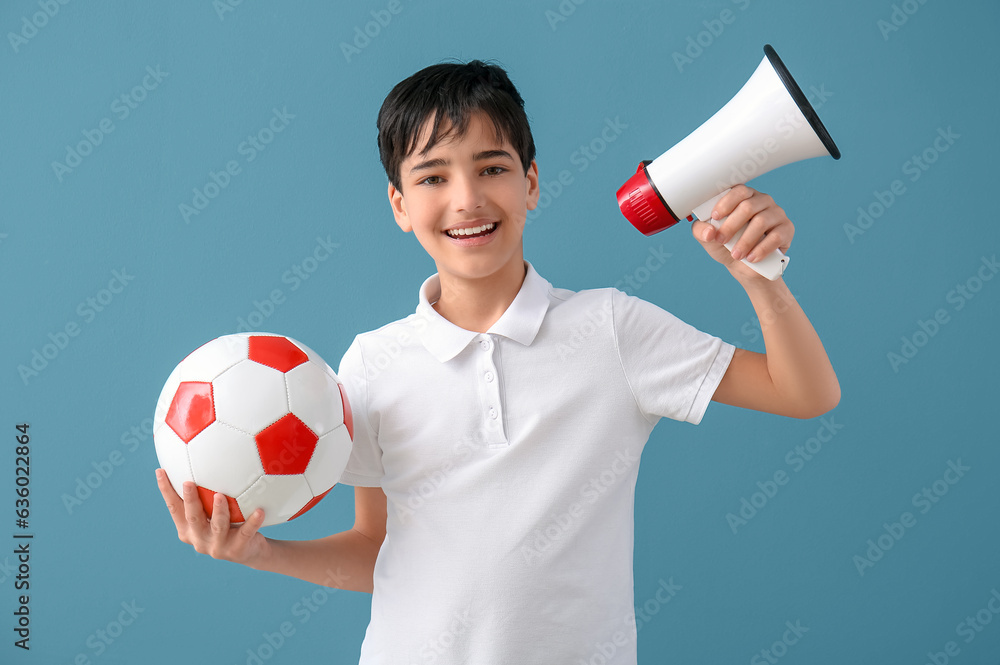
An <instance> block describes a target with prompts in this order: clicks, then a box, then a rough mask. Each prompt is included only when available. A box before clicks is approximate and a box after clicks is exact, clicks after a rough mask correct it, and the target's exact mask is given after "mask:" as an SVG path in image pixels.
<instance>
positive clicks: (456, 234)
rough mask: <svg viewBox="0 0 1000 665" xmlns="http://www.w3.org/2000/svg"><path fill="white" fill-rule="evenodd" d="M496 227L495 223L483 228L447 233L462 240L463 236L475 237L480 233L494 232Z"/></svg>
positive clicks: (455, 230) (477, 227)
mask: <svg viewBox="0 0 1000 665" xmlns="http://www.w3.org/2000/svg"><path fill="white" fill-rule="evenodd" d="M494 226H496V224H494V223H493V222H489V223H488V224H483V225H482V226H473V227H472V228H469V229H452V230H450V231H447V232H446V233H447V234H448V235H449V236H451V237H452V238H461V237H462V236H474V235H477V234H479V233H486V232H487V231H492V230H493V227H494Z"/></svg>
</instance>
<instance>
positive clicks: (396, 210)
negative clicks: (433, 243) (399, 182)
mask: <svg viewBox="0 0 1000 665" xmlns="http://www.w3.org/2000/svg"><path fill="white" fill-rule="evenodd" d="M389 206H390V207H391V208H392V216H393V217H395V218H396V224H397V225H398V226H399V228H401V229H403V231H405V232H406V233H409V232H410V231H412V230H413V225H412V224H410V217H409V215H407V214H406V201H404V200H403V192H401V191H400V190H398V189H396V188H395V187H393V185H392V183H389Z"/></svg>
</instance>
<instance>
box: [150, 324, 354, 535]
mask: <svg viewBox="0 0 1000 665" xmlns="http://www.w3.org/2000/svg"><path fill="white" fill-rule="evenodd" d="M353 438H354V424H353V420H352V418H351V408H350V405H349V404H348V403H347V396H346V395H345V394H344V388H343V385H342V384H341V383H340V381H339V380H338V379H337V375H336V374H335V373H334V372H333V370H332V369H330V367H329V366H328V365H327V364H326V363H325V362H323V359H322V358H320V357H319V356H318V355H317V354H316V353H315V352H314V351H312V350H311V349H309V348H308V347H307V346H305V345H304V344H301V343H299V342H297V341H295V340H293V339H290V338H288V337H284V336H281V335H272V334H269V333H240V334H236V335H225V336H223V337H218V338H216V339H213V340H212V341H211V342H208V343H207V344H205V345H203V346H201V347H199V348H198V349H196V350H195V351H194V352H193V353H191V354H190V355H189V356H188V357H187V358H185V359H184V360H182V361H181V363H180V364H179V365H177V367H176V368H175V369H174V371H173V372H172V373H171V374H170V376H169V377H168V378H167V382H166V385H164V386H163V391H162V392H161V393H160V399H159V401H158V402H157V403H156V412H155V413H154V415H153V442H154V445H155V447H156V457H157V459H158V460H159V463H160V466H161V467H162V468H163V469H164V470H165V471H166V472H167V475H168V477H169V478H170V482H171V484H172V485H173V487H174V490H175V491H176V492H177V493H178V494H181V487H182V485H183V483H184V481H186V480H190V481H193V482H194V483H195V484H196V485H197V486H198V494H199V496H200V498H201V503H202V505H203V506H204V507H205V513H206V514H208V515H209V516H210V515H211V514H212V501H213V498H214V495H215V492H222V493H223V494H225V495H226V500H227V502H228V503H229V515H230V521H231V522H232V523H240V522H243V521H244V520H245V516H249V515H250V514H251V513H253V511H254V510H256V509H257V508H258V507H261V508H263V509H264V526H268V525H271V524H278V523H279V522H286V521H288V520H293V519H295V518H296V517H298V516H299V515H301V514H302V513H304V512H306V511H307V510H309V509H310V508H312V507H313V506H314V505H316V504H317V503H319V500H320V499H322V498H323V496H324V495H325V494H326V493H327V492H328V491H330V488H332V487H333V486H334V485H335V484H336V483H337V481H338V480H340V475H341V473H342V472H343V471H344V467H345V466H346V465H347V458H348V457H349V456H350V454H351V441H352V439H353Z"/></svg>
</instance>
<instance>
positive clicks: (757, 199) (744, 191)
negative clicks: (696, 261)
mask: <svg viewBox="0 0 1000 665" xmlns="http://www.w3.org/2000/svg"><path fill="white" fill-rule="evenodd" d="M727 215H728V217H727ZM723 217H726V220H725V221H724V222H723V224H722V226H721V227H720V228H719V230H718V231H717V230H716V229H715V227H713V226H712V225H711V224H709V223H708V222H702V221H696V222H694V223H693V224H692V225H691V233H692V234H694V237H695V239H697V240H698V242H700V243H701V245H702V247H704V248H705V251H707V252H708V253H709V255H711V257H712V258H713V259H715V260H716V261H718V262H719V263H721V264H723V265H725V266H726V267H728V268H730V269H731V270H733V269H735V270H737V271H739V272H740V274H743V271H744V270H745V271H746V273H745V274H746V275H748V276H749V275H756V274H757V273H755V272H754V271H752V270H750V269H749V268H747V267H746V266H745V265H742V264H741V263H740V259H743V258H746V257H749V260H750V262H751V263H753V262H754V261H756V260H760V259H762V258H764V257H765V256H767V255H768V254H770V253H771V252H773V251H774V250H775V249H780V250H781V251H782V252H785V251H787V250H788V247H789V245H791V242H792V236H793V235H795V225H794V224H792V221H791V220H790V219H788V216H787V215H785V211H784V210H782V209H781V207H780V206H778V205H777V204H776V203H775V202H774V199H772V198H771V197H770V196H768V195H767V194H762V193H760V192H758V191H757V190H755V189H753V188H751V187H747V186H746V185H736V186H734V187H733V188H732V190H731V191H730V192H729V193H728V194H726V195H725V196H723V197H722V198H721V199H720V200H719V202H718V203H716V204H715V207H714V208H713V209H712V218H713V219H722V218H723ZM747 224H749V226H747V229H746V231H744V233H743V237H742V238H740V240H739V242H737V243H736V245H735V246H734V247H733V251H732V252H730V251H729V250H728V249H726V248H725V247H723V243H725V242H726V241H728V240H729V239H730V238H731V237H733V235H734V234H735V233H736V232H737V231H739V230H740V229H741V228H742V227H743V226H744V225H747Z"/></svg>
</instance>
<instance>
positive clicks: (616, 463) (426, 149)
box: [157, 61, 840, 664]
mask: <svg viewBox="0 0 1000 665" xmlns="http://www.w3.org/2000/svg"><path fill="white" fill-rule="evenodd" d="M378 128H379V139H378V140H379V151H380V156H381V159H382V163H383V166H384V167H385V169H386V173H387V175H388V178H389V186H388V195H389V201H390V205H391V207H392V212H393V215H394V217H395V220H396V223H397V224H398V225H399V227H400V228H401V229H402V230H403V231H405V232H412V233H413V234H414V235H415V236H416V238H417V240H418V241H419V242H420V244H421V245H422V247H423V248H424V250H425V251H426V252H427V253H428V254H429V255H430V256H431V258H432V259H433V260H434V262H435V265H436V267H437V271H438V272H437V274H436V275H434V276H432V277H431V278H429V279H428V280H427V281H426V282H425V283H424V284H423V286H422V287H421V289H420V293H419V304H418V306H417V309H416V312H415V313H414V314H411V315H410V316H408V317H407V318H405V319H402V320H400V321H396V322H394V323H391V324H389V325H387V326H384V327H383V328H380V329H379V330H376V331H373V332H370V333H366V334H363V335H359V336H358V337H357V338H356V339H355V341H354V343H353V344H352V345H351V348H350V349H349V350H348V352H347V354H346V355H345V356H344V359H343V361H342V363H341V367H340V371H339V375H340V377H341V379H342V380H344V381H345V383H346V385H347V388H348V395H349V398H350V401H351V404H352V405H353V408H354V414H355V423H356V425H355V441H354V450H353V453H352V456H351V459H350V462H349V463H348V467H347V470H346V471H345V473H344V476H343V479H342V481H343V482H344V483H347V484H351V485H354V486H355V499H356V501H355V511H356V521H355V525H354V528H352V529H351V530H349V531H345V532H342V533H338V534H334V535H332V536H329V537H327V538H323V539H319V540H315V541H301V542H288V541H275V540H271V539H269V538H265V537H263V536H262V535H261V534H259V533H258V532H257V529H258V527H259V525H260V524H261V522H262V520H263V515H262V514H261V511H257V512H255V513H254V514H253V515H251V516H250V517H249V518H248V519H247V521H246V523H245V524H243V525H242V526H238V527H230V526H229V516H228V511H227V507H226V503H225V500H224V498H223V497H222V495H217V496H216V498H215V504H214V507H213V517H212V518H211V519H210V520H209V519H207V518H206V517H205V514H204V512H203V510H202V508H201V505H200V503H199V501H198V498H197V494H196V492H195V491H194V488H193V486H191V485H190V484H188V485H186V486H185V491H184V497H183V499H181V498H180V497H178V496H177V495H176V494H174V492H173V491H172V490H171V488H170V485H169V483H168V482H167V479H166V477H165V474H164V473H163V472H162V470H158V471H157V477H158V481H159V485H160V489H161V491H162V492H163V495H164V499H165V501H166V503H167V506H168V507H169V509H170V512H171V515H172V516H173V518H174V522H175V525H176V526H177V530H178V535H179V537H180V538H181V540H183V541H184V542H187V543H190V544H192V545H193V546H194V547H195V549H196V550H197V551H199V552H203V553H207V554H210V555H211V556H213V557H216V558H221V559H227V560H231V561H236V562H239V563H243V564H245V565H248V566H251V567H253V568H257V569H262V570H271V571H274V572H279V573H283V574H287V575H293V576H295V577H299V578H301V579H305V580H311V581H314V582H316V583H319V584H326V585H330V586H338V587H340V588H346V589H354V590H358V591H368V592H373V598H372V618H371V623H370V624H369V627H368V631H367V634H366V636H365V641H364V643H363V646H362V655H361V661H362V663H392V664H402V663H416V662H438V663H467V662H475V663H501V662H511V663H546V664H551V663H577V662H579V661H583V662H591V658H592V657H593V656H594V655H595V654H596V653H598V651H597V649H598V648H600V647H601V646H602V645H607V644H613V645H615V648H614V653H613V654H611V655H608V654H607V653H606V652H607V651H608V649H607V648H605V649H604V650H603V651H601V653H602V657H603V658H604V660H603V661H602V662H607V663H619V664H621V663H635V662H636V649H635V639H636V630H635V624H634V614H633V610H632V602H633V597H632V593H633V589H632V541H633V539H632V535H633V533H632V530H633V518H632V510H633V490H634V487H635V480H636V474H637V471H638V459H639V455H640V453H641V451H642V447H643V445H644V444H645V442H646V440H647V438H648V436H649V433H650V432H651V431H652V428H653V426H654V425H655V423H656V421H657V420H658V419H659V418H660V417H663V416H666V417H670V418H674V419H678V420H686V421H689V422H692V423H698V422H699V421H700V420H701V417H702V415H703V413H704V411H705V410H706V408H707V406H708V402H709V401H710V400H715V401H719V402H723V403H727V404H731V405H735V406H741V407H746V408H751V409H757V410H762V411H769V412H772V413H778V414H782V415H787V416H792V417H799V418H811V417H815V416H818V415H820V414H822V413H825V412H826V411H828V410H829V409H831V408H833V407H834V406H835V405H836V404H837V402H838V400H839V397H840V392H839V390H840V389H839V385H838V382H837V378H836V375H835V374H834V372H833V369H832V367H831V366H830V363H829V360H828V359H827V357H826V353H825V351H824V350H823V347H822V344H821V343H820V341H819V339H818V337H817V336H816V333H815V332H814V330H813V329H812V326H811V325H810V323H809V321H808V319H807V318H806V317H805V315H804V314H803V313H802V310H801V309H800V308H799V307H798V305H797V303H796V302H795V300H794V298H793V297H792V296H791V294H790V293H789V291H788V289H787V288H786V287H785V285H784V283H783V281H782V280H780V279H779V280H777V281H775V282H769V281H767V280H765V279H763V278H761V277H760V276H759V275H757V274H756V273H755V272H753V271H751V270H749V269H748V268H746V266H744V265H742V264H741V263H740V261H739V260H738V259H740V258H742V257H743V256H749V257H750V258H751V260H753V259H754V258H756V257H761V256H766V255H767V254H769V253H770V252H771V251H772V250H774V249H775V248H777V247H779V246H780V247H781V248H782V249H786V248H787V247H788V244H789V242H790V241H791V238H792V234H793V225H792V223H791V222H790V221H789V220H788V218H787V217H786V216H785V214H784V212H783V211H782V210H781V208H779V207H777V206H776V205H775V204H774V201H773V200H772V199H771V198H770V197H768V196H766V195H763V194H760V193H759V192H755V191H754V190H752V189H750V188H748V187H745V186H740V187H734V188H733V190H732V191H731V192H730V193H729V194H728V195H727V196H726V197H724V198H723V199H722V200H721V201H719V203H718V204H717V205H716V207H715V210H714V211H713V212H714V214H717V216H718V217H722V216H725V215H728V219H727V221H726V222H725V223H724V224H723V226H722V227H721V228H720V229H719V230H718V231H716V230H715V229H714V228H713V227H712V226H711V225H709V224H707V223H703V222H698V223H695V224H694V225H693V229H692V231H693V233H694V235H695V237H696V238H697V239H698V240H699V242H700V243H701V244H702V245H703V246H704V247H705V249H706V250H707V251H708V253H709V254H710V255H711V256H712V258H714V259H715V260H716V261H718V262H719V263H722V264H723V265H725V266H726V267H727V268H728V269H729V271H730V272H731V273H732V275H733V277H734V278H736V280H737V281H738V282H739V283H740V284H741V285H742V286H743V287H744V289H745V290H746V292H747V294H748V296H749V297H750V300H751V302H752V303H753V306H754V308H755V309H756V311H757V313H758V316H759V318H760V321H761V324H762V331H763V336H764V340H765V345H766V350H767V353H766V355H765V354H757V353H752V352H748V351H743V350H739V349H734V347H732V346H731V345H728V344H725V343H723V342H722V341H721V340H719V339H717V338H714V337H711V336H709V335H706V334H704V333H701V332H699V331H697V330H695V329H694V328H691V327H690V326H688V325H686V324H684V323H682V322H681V321H679V320H677V319H676V318H674V317H673V316H672V315H670V314H668V313H667V312H665V311H663V310H661V309H659V308H658V307H656V306H654V305H651V304H649V303H646V302H644V301H641V300H639V299H637V298H633V297H630V296H626V295H625V294H623V293H621V292H618V291H616V290H613V289H603V290H595V291H585V292H580V293H573V292H571V291H566V290H563V289H555V288H553V287H552V286H551V285H550V284H549V283H548V282H546V281H545V280H544V279H543V278H542V277H540V276H539V275H538V273H537V272H535V270H534V268H533V267H532V266H531V265H530V264H528V263H526V262H525V260H524V257H523V244H522V232H523V230H524V223H525V218H526V215H527V211H528V210H531V209H533V208H534V207H535V205H536V203H537V201H538V195H539V189H538V168H537V165H536V163H535V161H534V154H535V148H534V142H533V140H532V138H531V132H530V129H529V126H528V121H527V118H526V116H525V114H524V110H523V101H522V99H521V97H520V95H519V94H518V92H517V90H516V89H515V88H514V86H513V85H512V84H511V82H510V80H509V79H508V77H507V75H506V73H505V72H504V71H503V70H501V69H500V68H498V67H495V66H491V65H484V64H483V63H480V62H478V61H473V62H471V63H469V64H442V65H434V66H431V67H428V68H426V69H424V70H422V71H420V72H418V73H417V74H415V75H413V76H412V77H410V78H409V79H407V80H405V81H403V82H401V83H400V84H399V85H397V86H396V87H395V88H394V89H393V90H392V92H391V93H390V94H389V96H388V97H387V98H386V100H385V102H384V103H383V106H382V109H381V111H380V112H379V118H378ZM747 223H749V228H748V230H747V232H746V233H744V235H743V238H742V239H741V241H740V242H739V243H738V244H737V245H736V246H735V248H734V249H733V251H732V252H729V251H728V250H726V249H725V248H724V247H723V246H722V243H723V242H724V241H725V240H726V239H727V238H728V237H730V236H731V235H733V233H734V232H735V231H737V230H738V229H739V228H741V227H742V226H743V225H744V224H747ZM570 232H572V231H570ZM584 324H587V325H584ZM581 331H586V332H585V333H584V332H581ZM571 336H573V340H574V345H573V352H572V353H565V352H558V351H557V348H560V345H564V346H563V348H565V345H566V344H567V342H568V340H569V339H570V337H571ZM388 348H392V349H394V351H395V353H393V354H392V355H391V356H390V354H387V353H385V350H386V349H388ZM333 568H337V569H339V570H340V571H341V575H339V576H337V578H336V579H332V578H331V577H330V575H329V574H328V572H327V571H329V570H331V569H333Z"/></svg>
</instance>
